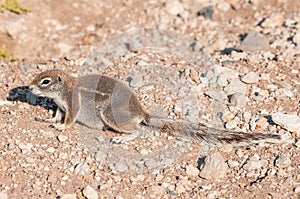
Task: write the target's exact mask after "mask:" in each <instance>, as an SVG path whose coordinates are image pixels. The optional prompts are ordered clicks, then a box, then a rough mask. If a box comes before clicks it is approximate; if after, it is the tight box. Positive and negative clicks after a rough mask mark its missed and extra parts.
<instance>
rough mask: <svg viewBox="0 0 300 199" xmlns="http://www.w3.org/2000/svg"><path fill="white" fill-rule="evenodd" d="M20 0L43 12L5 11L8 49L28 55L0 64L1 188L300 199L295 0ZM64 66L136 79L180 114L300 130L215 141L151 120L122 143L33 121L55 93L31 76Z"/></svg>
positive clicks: (158, 108) (10, 192)
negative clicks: (152, 124) (254, 141)
mask: <svg viewBox="0 0 300 199" xmlns="http://www.w3.org/2000/svg"><path fill="white" fill-rule="evenodd" d="M22 4H24V6H26V7H30V8H33V11H32V12H31V13H27V14H23V15H15V14H13V13H11V12H9V11H7V10H6V11H5V12H2V13H0V14H1V17H0V38H3V39H2V40H1V42H2V46H1V48H5V50H7V51H8V52H9V53H10V54H11V55H12V56H16V57H17V58H18V60H16V61H14V62H12V61H10V60H9V59H7V60H1V61H0V66H1V74H0V111H1V117H0V131H1V137H0V143H1V145H0V153H1V156H0V168H1V169H0V171H1V172H0V179H1V185H0V198H19V197H20V196H22V197H23V198H97V197H99V198H119V199H121V198H131V197H132V196H134V197H135V198H145V197H146V198H169V197H173V198H298V197H299V193H300V191H299V189H300V188H299V180H300V178H299V166H298V165H299V164H300V162H299V161H300V160H299V158H297V157H298V154H299V148H300V144H299V143H300V142H299V132H298V130H299V129H300V128H299V126H297V124H299V121H298V120H299V113H300V111H299V99H300V96H299V95H300V94H299V90H300V82H299V64H298V63H299V56H298V55H299V43H300V42H299V40H300V39H299V38H300V36H299V30H300V26H299V23H298V22H299V21H300V15H299V13H300V12H299V10H300V8H299V4H298V2H296V1H294V0H291V1H278V2H276V3H275V2H273V1H266V0H264V1H251V2H250V1H238V0H232V1H223V0H222V1H218V2H217V1H215V2H210V3H203V2H198V1H186V0H184V1H178V0H175V1H166V2H164V3H162V2H159V1H139V2H137V1H131V0H129V1H126V3H119V2H108V1H107V2H106V1H63V2H62V1H57V0H53V1H51V3H49V2H44V1H37V0H33V1H27V2H25V1H24V2H23V3H22ZM36 7H38V8H39V9H34V8H36ZM53 8H55V9H53ZM112 8H113V9H112ZM78 9H80V12H78ZM141 11H143V12H141ZM150 11H151V12H150ZM41 16H42V17H41ZM62 19H63V20H62ZM120 19H122V20H120ZM87 22H88V23H87ZM133 27H141V28H140V29H133ZM143 27H156V28H147V29H145V28H143ZM11 58H12V57H11ZM54 68H58V69H63V70H65V71H66V72H68V73H77V74H78V75H83V74H87V73H101V74H105V75H108V76H111V77H115V78H118V79H120V80H123V81H125V82H128V83H129V85H130V86H131V87H132V89H133V90H134V91H135V92H136V93H137V96H138V97H139V99H140V101H141V103H142V106H143V107H144V108H145V109H146V110H147V111H149V112H152V113H159V115H164V116H167V117H169V118H171V119H186V120H188V121H194V122H199V121H200V122H201V123H205V124H207V125H208V126H210V127H214V128H220V129H224V128H226V129H227V128H228V129H234V130H237V131H244V132H247V133H252V134H255V133H257V132H259V133H267V134H273V133H274V134H280V135H286V136H288V137H294V138H296V140H297V141H296V142H295V143H282V144H278V145H277V144H275V145H273V144H263V143H259V144H258V145H251V146H247V147H239V148H232V147H230V146H218V147H216V146H211V145H207V144H206V143H194V142H190V141H186V140H180V141H179V140H177V139H176V138H175V137H173V136H171V135H166V134H163V133H160V132H153V131H151V129H145V133H144V134H143V135H142V136H141V137H140V138H138V139H137V140H135V141H132V142H130V143H127V144H120V145H115V144H112V143H111V142H110V139H111V138H112V137H114V136H118V134H117V133H115V132H112V131H110V130H104V131H96V130H93V129H88V128H85V127H82V126H80V125H75V126H73V127H72V128H70V129H67V130H64V131H62V132H59V131H56V130H55V129H53V128H51V127H50V126H49V124H47V123H41V122H38V121H36V120H35V118H49V117H51V115H52V114H53V111H54V110H55V108H56V106H55V105H54V103H53V102H52V101H51V100H49V99H45V98H36V97H35V96H34V95H32V94H31V93H30V92H29V91H28V90H27V88H26V87H24V86H28V84H29V83H30V82H31V81H32V79H33V77H34V75H35V74H37V73H39V72H41V71H44V70H48V69H54ZM130 80H131V81H130ZM297 132H298V133H297ZM224 133H226V132H224ZM291 135H292V136H291ZM216 151H217V152H216Z"/></svg>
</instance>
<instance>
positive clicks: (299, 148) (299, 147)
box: [295, 140, 300, 150]
mask: <svg viewBox="0 0 300 199" xmlns="http://www.w3.org/2000/svg"><path fill="white" fill-rule="evenodd" d="M295 145H296V147H297V149H298V150H300V140H297V142H296V144H295Z"/></svg>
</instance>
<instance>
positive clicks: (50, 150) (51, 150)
mask: <svg viewBox="0 0 300 199" xmlns="http://www.w3.org/2000/svg"><path fill="white" fill-rule="evenodd" d="M46 151H47V152H49V153H54V151H55V148H53V147H49V148H48V149H47V150H46Z"/></svg>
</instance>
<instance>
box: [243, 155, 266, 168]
mask: <svg viewBox="0 0 300 199" xmlns="http://www.w3.org/2000/svg"><path fill="white" fill-rule="evenodd" d="M261 167H262V162H261V160H260V157H259V156H258V155H254V156H252V157H251V158H250V160H249V161H248V162H247V163H246V164H245V165H244V166H243V169H245V170H246V171H252V170H256V169H260V168H261Z"/></svg>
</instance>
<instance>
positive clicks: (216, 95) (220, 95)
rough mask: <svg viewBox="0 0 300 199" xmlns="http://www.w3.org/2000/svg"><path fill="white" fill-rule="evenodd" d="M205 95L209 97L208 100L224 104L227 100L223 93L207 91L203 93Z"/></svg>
mask: <svg viewBox="0 0 300 199" xmlns="http://www.w3.org/2000/svg"><path fill="white" fill-rule="evenodd" d="M205 95H207V96H209V97H210V98H212V99H214V100H217V101H220V102H224V101H226V100H227V95H226V93H225V92H224V91H222V90H220V91H217V90H208V91H207V92H205Z"/></svg>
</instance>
